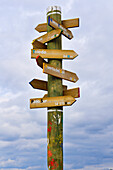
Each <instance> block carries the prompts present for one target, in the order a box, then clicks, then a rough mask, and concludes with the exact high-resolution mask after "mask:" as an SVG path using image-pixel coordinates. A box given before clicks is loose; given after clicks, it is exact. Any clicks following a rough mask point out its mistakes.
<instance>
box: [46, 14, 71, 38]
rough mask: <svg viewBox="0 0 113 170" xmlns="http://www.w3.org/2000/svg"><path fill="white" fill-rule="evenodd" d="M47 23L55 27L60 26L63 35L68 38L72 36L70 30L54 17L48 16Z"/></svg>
mask: <svg viewBox="0 0 113 170" xmlns="http://www.w3.org/2000/svg"><path fill="white" fill-rule="evenodd" d="M48 25H49V26H51V27H53V28H55V29H57V28H60V29H62V30H63V31H62V34H63V35H64V36H66V37H67V38H68V39H72V38H73V34H72V32H71V31H70V30H68V29H67V28H65V27H64V26H63V25H62V24H60V23H58V22H57V21H56V20H55V19H53V18H52V17H50V16H49V17H48Z"/></svg>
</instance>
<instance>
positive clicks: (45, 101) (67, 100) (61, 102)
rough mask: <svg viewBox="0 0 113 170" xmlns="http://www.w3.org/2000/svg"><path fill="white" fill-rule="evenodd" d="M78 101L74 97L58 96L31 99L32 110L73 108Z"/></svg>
mask: <svg viewBox="0 0 113 170" xmlns="http://www.w3.org/2000/svg"><path fill="white" fill-rule="evenodd" d="M75 101H76V100H75V99H74V97H72V96H58V97H46V98H34V99H30V108H31V109H33V108H43V107H58V106H71V105H72V104H73V103H74V102H75Z"/></svg>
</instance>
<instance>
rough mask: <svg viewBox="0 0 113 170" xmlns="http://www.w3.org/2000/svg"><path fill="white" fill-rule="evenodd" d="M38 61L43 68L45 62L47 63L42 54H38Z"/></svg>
mask: <svg viewBox="0 0 113 170" xmlns="http://www.w3.org/2000/svg"><path fill="white" fill-rule="evenodd" d="M36 62H37V65H38V66H39V67H41V68H43V63H47V62H46V61H45V60H44V59H43V58H42V57H40V56H37V57H36Z"/></svg>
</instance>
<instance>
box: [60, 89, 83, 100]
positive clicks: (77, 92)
mask: <svg viewBox="0 0 113 170" xmlns="http://www.w3.org/2000/svg"><path fill="white" fill-rule="evenodd" d="M63 95H64V96H72V97H74V98H79V97H80V88H79V87H77V88H73V89H68V90H64V91H63Z"/></svg>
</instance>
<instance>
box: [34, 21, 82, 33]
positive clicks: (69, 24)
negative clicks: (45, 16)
mask: <svg viewBox="0 0 113 170" xmlns="http://www.w3.org/2000/svg"><path fill="white" fill-rule="evenodd" d="M61 24H62V25H63V26H64V27H65V28H74V27H79V18H74V19H67V20H62V21H61ZM35 30H37V31H38V32H47V23H43V24H38V25H37V26H36V28H35Z"/></svg>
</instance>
